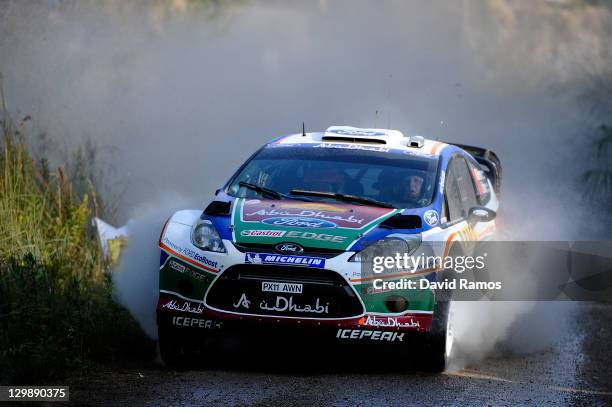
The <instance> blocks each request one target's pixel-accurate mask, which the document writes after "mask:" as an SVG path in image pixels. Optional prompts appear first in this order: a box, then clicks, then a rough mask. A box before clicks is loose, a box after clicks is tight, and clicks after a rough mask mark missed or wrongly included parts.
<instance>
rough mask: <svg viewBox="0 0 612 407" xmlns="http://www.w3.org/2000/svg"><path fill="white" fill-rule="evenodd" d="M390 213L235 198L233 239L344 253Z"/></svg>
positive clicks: (356, 207)
mask: <svg viewBox="0 0 612 407" xmlns="http://www.w3.org/2000/svg"><path fill="white" fill-rule="evenodd" d="M394 213H399V210H397V209H391V208H378V207H374V206H365V205H352V204H345V203H322V202H302V201H280V202H279V201H275V200H261V201H260V202H258V203H249V201H246V200H244V199H243V198H239V199H238V200H237V204H236V205H234V213H233V216H234V222H235V228H234V236H235V238H236V241H237V242H238V243H262V244H265V243H268V244H269V243H272V244H276V243H282V242H292V243H298V244H301V245H302V246H308V247H317V248H329V249H340V250H345V249H346V248H347V247H348V246H349V245H350V244H351V243H352V242H354V241H355V240H356V239H359V238H360V237H361V236H360V235H361V234H362V233H363V232H364V231H366V230H368V228H370V227H372V226H374V225H375V224H376V223H378V222H381V221H382V220H384V219H385V218H386V217H389V216H391V215H393V214H394ZM264 221H265V223H264ZM332 224H333V225H335V226H334V227H332V226H333V225H332ZM266 226H267V228H266ZM255 230H257V231H255ZM286 254H298V253H286Z"/></svg>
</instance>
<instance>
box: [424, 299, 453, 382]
mask: <svg viewBox="0 0 612 407" xmlns="http://www.w3.org/2000/svg"><path fill="white" fill-rule="evenodd" d="M451 304H452V302H451V301H438V302H437V303H436V305H435V307H434V319H433V321H432V324H431V328H430V330H429V332H428V334H427V339H426V344H425V345H426V352H425V360H424V369H425V370H427V371H429V372H432V373H442V372H443V371H444V370H445V369H446V368H447V367H448V364H449V362H450V357H451V352H452V349H453V339H454V337H453V326H452V309H451V308H452V307H451Z"/></svg>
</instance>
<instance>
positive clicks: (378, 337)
mask: <svg viewBox="0 0 612 407" xmlns="http://www.w3.org/2000/svg"><path fill="white" fill-rule="evenodd" d="M336 338H338V339H360V340H370V341H388V342H395V341H397V342H403V341H404V333H403V332H402V333H400V332H384V331H369V330H361V329H338V332H337V333H336Z"/></svg>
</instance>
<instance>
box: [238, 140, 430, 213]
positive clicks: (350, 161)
mask: <svg viewBox="0 0 612 407" xmlns="http://www.w3.org/2000/svg"><path fill="white" fill-rule="evenodd" d="M319 146H321V147H319ZM388 151H389V149H387V148H383V147H379V146H372V147H366V146H359V148H357V145H338V144H329V143H327V144H322V145H315V146H309V147H303V146H302V147H292V146H274V147H265V148H263V149H262V150H260V151H259V152H258V153H257V154H256V155H255V156H254V157H253V158H252V159H251V160H250V161H248V162H247V163H246V165H244V166H243V168H242V169H241V170H240V171H239V172H238V173H237V174H236V175H235V176H234V178H233V179H232V181H231V183H230V184H229V186H228V187H227V189H226V192H227V193H228V194H229V195H232V196H236V197H241V198H261V197H262V194H264V195H265V194H266V193H267V194H268V195H269V191H274V192H278V193H280V194H281V195H279V196H278V197H279V198H280V199H287V197H288V196H295V197H296V198H298V197H303V196H304V191H315V192H327V193H330V192H331V193H338V194H343V195H348V196H356V197H360V198H365V199H366V200H374V201H378V202H381V203H386V204H389V205H390V206H393V207H395V208H420V207H424V206H427V205H429V204H430V203H431V200H432V198H433V193H434V190H435V188H434V185H435V180H436V169H437V163H438V159H437V158H436V157H430V156H419V155H413V154H409V153H407V152H402V151H398V152H388ZM248 184H250V185H248ZM254 186H257V187H261V188H265V189H267V190H269V191H267V192H266V191H262V190H261V189H259V190H258V188H255V187H254ZM264 197H267V196H264ZM307 199H309V200H326V201H329V200H334V199H335V198H334V197H333V196H332V194H326V195H323V194H321V196H317V195H307ZM336 200H337V199H336ZM358 203H359V202H358ZM361 203H362V204H367V203H364V202H361Z"/></svg>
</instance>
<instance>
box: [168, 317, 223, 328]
mask: <svg viewBox="0 0 612 407" xmlns="http://www.w3.org/2000/svg"><path fill="white" fill-rule="evenodd" d="M172 325H174V326H184V327H190V328H204V329H221V322H220V321H214V320H212V319H200V318H189V317H172Z"/></svg>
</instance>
